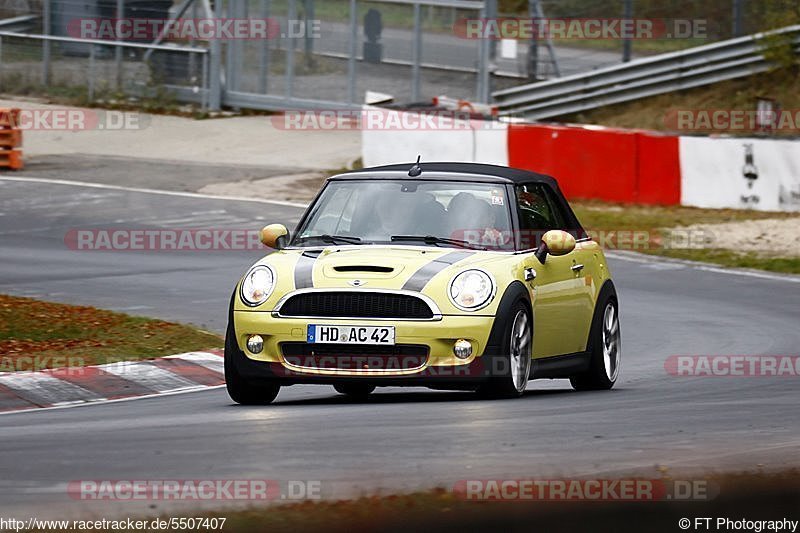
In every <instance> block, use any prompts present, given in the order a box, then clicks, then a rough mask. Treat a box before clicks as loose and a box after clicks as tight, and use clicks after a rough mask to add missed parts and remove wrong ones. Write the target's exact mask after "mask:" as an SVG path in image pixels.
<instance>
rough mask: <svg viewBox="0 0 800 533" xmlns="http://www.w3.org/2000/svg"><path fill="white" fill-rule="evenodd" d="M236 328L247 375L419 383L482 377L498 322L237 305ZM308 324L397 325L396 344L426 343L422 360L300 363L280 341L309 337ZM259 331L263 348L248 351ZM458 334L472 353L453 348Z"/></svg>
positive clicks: (462, 317)
mask: <svg viewBox="0 0 800 533" xmlns="http://www.w3.org/2000/svg"><path fill="white" fill-rule="evenodd" d="M233 320H234V331H235V332H236V343H237V345H238V347H239V350H237V351H238V352H239V354H238V357H237V358H236V359H237V361H235V362H236V366H237V369H238V370H239V372H240V374H241V375H242V376H243V377H246V378H249V379H280V380H282V381H288V382H295V383H307V382H314V383H337V382H342V381H351V380H363V379H364V378H369V379H370V380H371V381H378V380H379V381H380V382H381V383H385V384H390V383H397V384H404V383H401V382H406V381H408V382H409V383H410V384H418V383H419V382H421V381H429V380H435V381H437V382H448V381H454V382H463V381H465V380H476V379H481V378H483V377H484V376H485V375H486V373H485V372H484V369H483V366H484V365H483V363H482V361H481V354H483V353H484V352H485V351H486V347H487V344H488V342H489V338H490V333H491V330H492V327H493V325H494V317H493V316H485V315H483V316H482V315H478V316H465V315H445V316H442V318H441V320H435V321H386V320H366V319H356V320H353V319H342V320H339V319H336V320H332V319H324V318H302V319H301V318H276V317H273V316H272V315H271V314H270V313H269V312H263V311H234V312H233ZM308 324H334V325H335V324H346V325H358V326H385V325H392V326H394V327H395V343H396V344H397V345H418V346H419V345H421V346H426V347H427V348H428V350H427V352H428V355H427V359H426V360H425V361H424V364H422V365H419V366H415V367H413V368H405V367H394V368H391V367H388V368H374V367H372V366H370V367H365V368H363V369H354V368H348V369H342V368H309V367H305V366H302V367H301V366H296V365H293V364H292V363H291V362H289V361H287V360H286V358H285V357H284V355H283V350H282V346H281V345H282V343H298V342H304V341H305V340H306V328H307V326H308ZM253 334H258V335H261V337H262V338H263V339H264V349H263V350H262V352H261V353H259V354H253V353H250V352H249V351H248V350H247V347H246V341H247V337H248V336H249V335H253ZM458 339H466V340H468V341H470V343H472V346H473V350H472V355H471V356H470V357H469V358H467V359H459V358H457V357H456V356H455V355H454V354H453V344H454V343H455V341H456V340H458Z"/></svg>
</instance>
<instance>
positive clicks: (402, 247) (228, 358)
mask: <svg viewBox="0 0 800 533" xmlns="http://www.w3.org/2000/svg"><path fill="white" fill-rule="evenodd" d="M261 241H262V242H263V243H264V244H265V245H266V246H268V247H270V248H273V249H274V250H275V251H274V252H272V253H270V254H269V255H267V256H266V257H264V258H263V259H261V260H259V261H258V262H257V263H256V264H255V265H253V266H252V267H251V268H250V269H249V270H248V271H247V273H246V274H245V275H244V277H242V279H241V280H240V281H239V283H238V284H237V286H236V290H235V291H234V293H233V296H232V299H231V304H230V312H229V321H228V330H227V335H226V340H225V378H226V382H227V389H228V393H229V394H230V397H231V398H232V399H233V400H234V401H235V402H238V403H241V404H265V403H269V402H271V401H272V400H274V399H275V397H276V396H277V394H278V391H279V389H280V387H281V386H286V385H293V384H299V383H318V384H328V385H333V387H334V388H335V389H336V391H338V392H339V393H342V394H346V395H350V396H353V397H362V398H363V397H366V396H367V395H368V394H370V393H371V392H372V391H374V390H375V387H378V386H426V387H430V388H436V389H455V390H459V389H461V390H474V391H477V392H478V393H479V394H481V395H483V396H486V397H494V398H512V397H517V396H520V395H522V393H523V392H524V391H525V387H526V385H527V382H528V380H529V379H537V378H568V379H569V380H570V382H571V383H572V386H573V387H574V388H575V389H577V390H589V389H610V388H611V387H613V386H614V383H615V382H616V380H617V376H618V375H619V368H620V356H621V351H620V326H619V311H618V300H617V294H616V291H615V289H614V284H613V283H612V281H611V277H610V273H609V270H608V266H607V264H606V260H605V257H604V256H603V251H602V250H601V249H600V247H599V246H598V244H597V243H596V242H594V241H592V240H591V239H590V238H589V237H588V236H587V235H586V233H585V232H584V230H583V229H582V228H581V225H580V223H579V222H578V219H577V218H576V217H575V214H574V213H573V212H572V209H571V208H570V206H569V204H568V203H567V201H566V200H565V199H564V196H563V195H562V194H561V191H560V190H559V188H558V184H557V183H556V181H555V180H554V179H553V178H551V177H549V176H543V175H540V174H536V173H532V172H528V171H523V170H518V169H513V168H507V167H500V166H493V165H482V164H468V163H419V162H417V163H416V164H407V165H389V166H381V167H374V168H365V169H363V170H357V171H352V172H348V173H346V174H341V175H338V176H334V177H332V178H330V179H328V181H327V183H326V184H325V186H324V187H323V188H322V190H321V191H320V193H319V194H318V195H317V197H316V199H315V200H314V201H313V202H312V203H311V205H310V207H309V208H308V210H307V211H306V213H305V214H304V215H303V217H302V219H301V220H300V222H299V224H298V226H297V229H296V231H295V232H293V233H291V234H290V233H289V232H288V231H287V229H286V228H285V227H284V226H283V225H281V224H272V225H269V226H266V227H265V228H263V229H262V230H261Z"/></svg>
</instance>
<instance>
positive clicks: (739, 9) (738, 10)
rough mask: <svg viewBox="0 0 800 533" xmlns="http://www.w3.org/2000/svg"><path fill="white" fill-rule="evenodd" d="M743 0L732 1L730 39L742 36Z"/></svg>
mask: <svg viewBox="0 0 800 533" xmlns="http://www.w3.org/2000/svg"><path fill="white" fill-rule="evenodd" d="M743 4H744V0H733V28H731V29H732V31H733V35H731V37H741V35H742V15H743V8H744V5H743Z"/></svg>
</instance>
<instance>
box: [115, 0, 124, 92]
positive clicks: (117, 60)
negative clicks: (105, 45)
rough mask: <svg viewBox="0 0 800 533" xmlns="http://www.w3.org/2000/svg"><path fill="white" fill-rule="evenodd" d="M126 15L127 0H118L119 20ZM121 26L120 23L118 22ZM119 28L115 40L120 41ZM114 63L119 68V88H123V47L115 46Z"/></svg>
mask: <svg viewBox="0 0 800 533" xmlns="http://www.w3.org/2000/svg"><path fill="white" fill-rule="evenodd" d="M124 17H125V0H117V20H118V21H119V20H121V19H123V18H124ZM117 26H119V23H117ZM116 30H117V28H116V27H115V28H114V36H115V37H116V39H115V41H117V42H120V41H121V39H120V36H119V32H118V31H116ZM114 64H115V67H116V69H117V90H118V91H119V90H121V89H122V47H121V46H115V47H114Z"/></svg>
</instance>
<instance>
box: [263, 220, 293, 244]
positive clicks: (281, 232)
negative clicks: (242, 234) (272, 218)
mask: <svg viewBox="0 0 800 533" xmlns="http://www.w3.org/2000/svg"><path fill="white" fill-rule="evenodd" d="M288 235H289V230H287V229H286V226H284V225H283V224H270V225H269V226H264V227H263V228H261V231H259V232H258V236H259V238H260V239H261V242H262V243H263V244H264V246H268V247H270V248H275V249H276V250H280V249H281V248H283V247H285V246H286V240H287V237H288Z"/></svg>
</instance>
